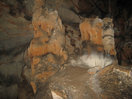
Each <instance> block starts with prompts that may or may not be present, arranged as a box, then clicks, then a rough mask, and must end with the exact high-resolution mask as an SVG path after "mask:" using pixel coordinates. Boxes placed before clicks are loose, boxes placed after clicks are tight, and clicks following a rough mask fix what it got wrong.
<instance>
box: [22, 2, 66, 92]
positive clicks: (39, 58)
mask: <svg viewBox="0 0 132 99" xmlns="http://www.w3.org/2000/svg"><path fill="white" fill-rule="evenodd" d="M43 3H44V2H43V1H42V0H35V5H34V11H33V20H32V24H33V28H34V38H33V39H32V41H31V43H30V46H29V48H28V49H27V51H26V53H25V61H26V60H27V62H26V67H25V70H24V76H25V78H26V79H27V81H28V82H29V83H30V85H31V86H32V88H33V91H34V94H36V93H37V91H40V90H39V88H38V86H37V85H41V84H38V83H39V82H41V83H44V82H46V81H47V79H49V78H50V77H51V76H52V75H54V74H55V73H56V72H57V71H58V70H59V69H60V68H61V65H62V64H64V62H65V61H66V60H67V57H68V56H67V52H66V51H65V49H64V45H65V36H64V33H65V31H64V26H63V25H62V22H61V19H60V18H59V16H58V13H57V11H54V10H49V9H46V8H42V6H43ZM28 60H29V61H28ZM28 63H29V64H28Z"/></svg>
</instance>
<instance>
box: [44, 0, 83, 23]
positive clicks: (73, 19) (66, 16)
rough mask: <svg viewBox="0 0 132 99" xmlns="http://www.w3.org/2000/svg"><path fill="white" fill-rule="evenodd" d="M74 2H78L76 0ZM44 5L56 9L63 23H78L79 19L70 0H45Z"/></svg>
mask: <svg viewBox="0 0 132 99" xmlns="http://www.w3.org/2000/svg"><path fill="white" fill-rule="evenodd" d="M75 2H78V0H76V1H75ZM45 6H46V7H47V8H49V9H54V10H57V11H58V15H59V16H60V18H61V19H62V22H64V23H80V21H81V19H80V18H79V16H78V15H77V14H76V13H75V12H77V9H76V7H75V6H74V5H73V3H72V1H71V0H47V1H46V2H45Z"/></svg>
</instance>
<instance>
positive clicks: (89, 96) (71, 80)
mask: <svg viewBox="0 0 132 99" xmlns="http://www.w3.org/2000/svg"><path fill="white" fill-rule="evenodd" d="M89 78H90V75H89V74H88V72H87V69H84V68H79V67H72V66H68V67H66V68H65V69H64V70H62V71H60V72H58V73H57V74H56V75H55V76H53V77H52V78H51V80H50V82H49V84H48V86H49V89H50V91H49V92H51V93H52V97H53V98H52V99H58V98H54V97H55V96H56V97H59V99H99V96H98V95H97V94H96V93H95V92H94V91H93V90H91V88H89V86H88V80H89ZM47 94H48V93H46V94H45V96H46V95H47Z"/></svg>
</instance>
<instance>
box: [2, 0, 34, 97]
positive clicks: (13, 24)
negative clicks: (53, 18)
mask: <svg viewBox="0 0 132 99" xmlns="http://www.w3.org/2000/svg"><path fill="white" fill-rule="evenodd" d="M10 2H11V1H10ZM13 4H14V3H13ZM10 10H11V9H10V6H9V5H8V3H7V4H5V3H4V2H0V99H16V98H17V96H18V95H17V94H18V91H17V90H18V83H20V82H21V72H22V68H23V65H24V61H23V56H24V51H25V49H26V47H27V46H28V44H29V42H30V40H31V39H32V38H33V28H32V24H31V22H29V21H27V20H26V19H25V18H23V17H22V16H18V17H16V16H12V15H11V14H10V13H9V12H10Z"/></svg>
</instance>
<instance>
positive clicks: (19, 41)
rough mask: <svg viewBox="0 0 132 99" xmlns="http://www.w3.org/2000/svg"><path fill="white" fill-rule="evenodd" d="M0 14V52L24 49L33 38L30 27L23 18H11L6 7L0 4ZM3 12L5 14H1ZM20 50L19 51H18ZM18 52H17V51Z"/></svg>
mask: <svg viewBox="0 0 132 99" xmlns="http://www.w3.org/2000/svg"><path fill="white" fill-rule="evenodd" d="M2 5H3V6H4V7H3V8H2V9H1V12H0V13H1V14H0V52H1V53H2V52H7V51H9V50H13V49H15V48H18V47H19V48H20V47H22V48H23V47H24V46H25V45H27V44H28V43H29V42H30V40H31V39H32V37H33V29H32V25H31V23H30V22H29V21H27V20H25V19H24V18H23V17H17V18H15V17H13V16H11V15H9V14H8V9H9V8H8V6H7V5H4V4H2ZM2 10H5V11H6V12H4V11H3V12H2ZM20 50H21V49H20ZM18 51H19V50H18Z"/></svg>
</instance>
